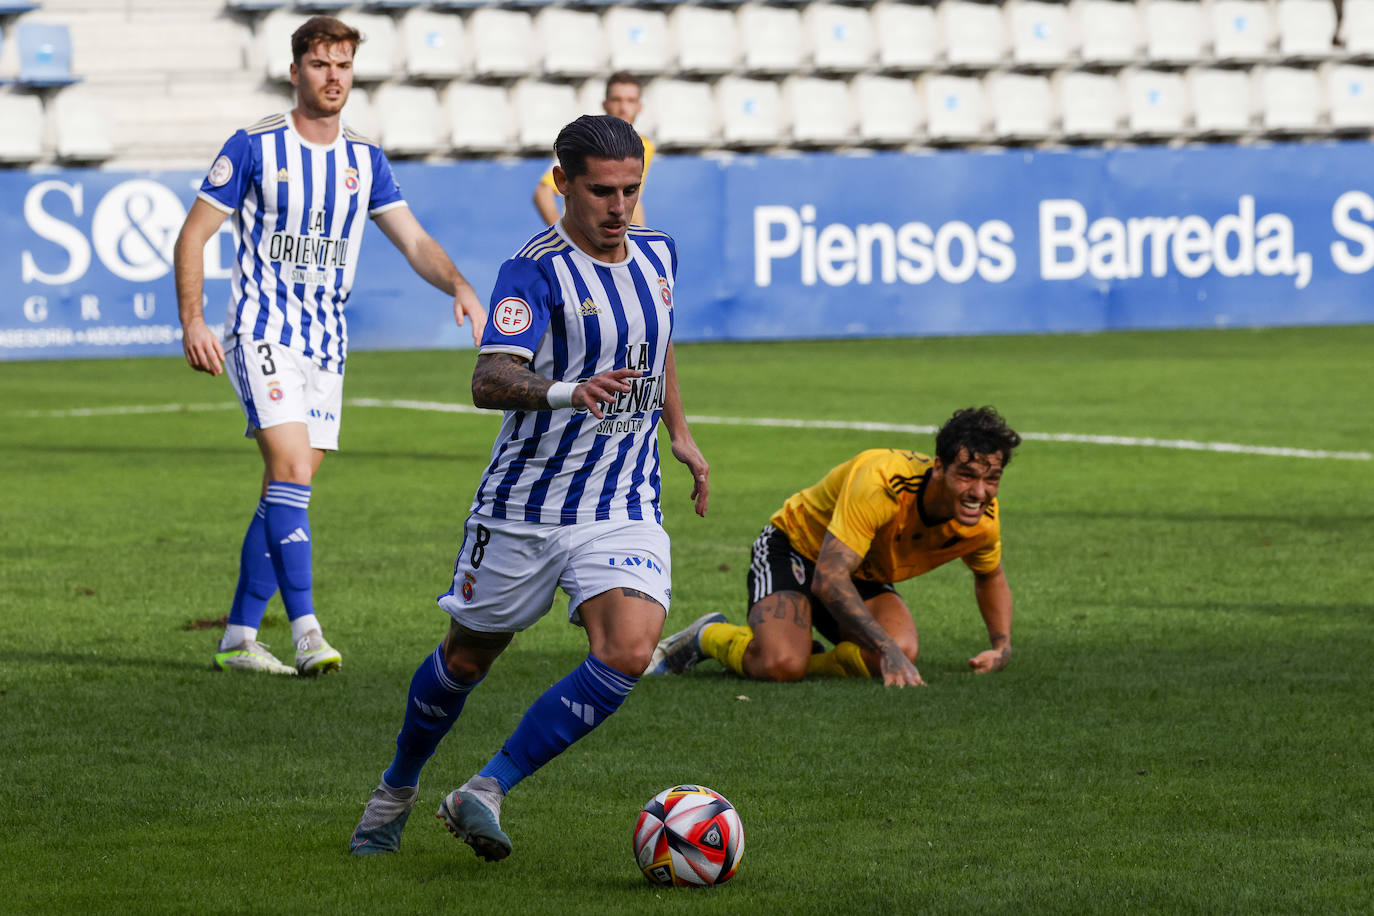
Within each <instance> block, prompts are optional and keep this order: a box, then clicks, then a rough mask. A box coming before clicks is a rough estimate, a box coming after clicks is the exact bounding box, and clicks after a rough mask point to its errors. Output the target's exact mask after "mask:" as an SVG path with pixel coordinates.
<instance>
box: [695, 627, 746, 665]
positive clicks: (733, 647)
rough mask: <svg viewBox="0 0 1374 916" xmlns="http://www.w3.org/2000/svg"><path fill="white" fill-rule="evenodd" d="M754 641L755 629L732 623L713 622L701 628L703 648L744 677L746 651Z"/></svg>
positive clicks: (712, 656)
mask: <svg viewBox="0 0 1374 916" xmlns="http://www.w3.org/2000/svg"><path fill="white" fill-rule="evenodd" d="M753 641H754V631H753V630H751V629H750V628H749V627H741V626H736V625H734V624H732V623H712V624H708V625H707V626H705V627H702V630H701V648H702V651H704V652H705V653H706V654H707V655H709V656H711V658H714V659H715V660H716V661H718V662H720V663H721V664H722V665H724V666H725V667H727V668H729V669H730V670H731V671H733V672H735V673H736V674H738V675H739V676H740V677H744V676H745V674H744V651H745V650H746V649H748V648H749V643H751V642H753Z"/></svg>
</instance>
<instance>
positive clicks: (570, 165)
mask: <svg viewBox="0 0 1374 916" xmlns="http://www.w3.org/2000/svg"><path fill="white" fill-rule="evenodd" d="M553 151H554V153H555V154H556V155H557V156H558V164H559V165H560V166H562V167H563V174H564V175H566V176H568V180H569V181H572V180H573V179H574V178H576V177H578V176H579V175H585V174H587V160H588V159H638V160H639V161H640V162H643V161H644V141H643V140H641V139H639V134H637V133H635V129H634V128H633V127H631V126H630V122H629V121H622V120H621V119H620V118H616V117H612V116H611V115H583V116H582V117H580V118H578V119H577V120H576V121H573V122H572V123H571V124H569V125H567V126H566V127H564V128H563V129H562V130H560V131H559V132H558V139H557V140H555V141H554V142H553Z"/></svg>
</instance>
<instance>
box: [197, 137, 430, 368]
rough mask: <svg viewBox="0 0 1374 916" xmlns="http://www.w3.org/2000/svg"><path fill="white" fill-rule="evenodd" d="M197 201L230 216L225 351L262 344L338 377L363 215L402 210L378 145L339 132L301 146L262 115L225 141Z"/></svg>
mask: <svg viewBox="0 0 1374 916" xmlns="http://www.w3.org/2000/svg"><path fill="white" fill-rule="evenodd" d="M199 197H200V199H201V200H203V201H205V202H206V203H208V204H209V205H210V206H212V207H214V208H215V209H217V210H220V211H221V212H224V213H230V214H233V229H234V269H233V274H232V278H231V280H230V287H229V289H230V292H229V315H228V319H227V321H226V322H225V343H226V347H227V348H232V347H234V346H235V345H237V342H238V341H239V340H240V339H246V340H254V341H257V340H265V341H269V342H271V343H274V344H279V345H281V346H284V347H289V348H290V349H292V350H296V351H298V352H301V353H304V354H305V355H306V356H307V357H309V358H310V359H311V360H313V361H314V362H315V363H316V364H317V365H319V366H320V367H322V368H324V369H332V370H333V371H335V372H339V373H342V372H343V366H344V359H345V357H346V355H347V348H348V326H347V323H346V321H345V319H344V313H343V310H344V304H345V303H346V302H347V301H348V291H349V289H351V288H352V286H353V274H354V271H355V270H356V269H357V266H358V247H359V245H361V244H362V240H363V229H364V227H365V226H366V225H367V219H366V217H367V216H368V215H371V216H376V215H377V214H379V213H383V212H385V211H387V210H390V209H392V208H394V207H404V206H406V202H405V200H404V199H403V198H402V197H401V189H400V188H399V187H398V186H397V184H396V180H395V178H394V177H393V176H392V174H391V164H390V163H389V162H388V161H387V158H386V155H385V154H384V153H383V152H382V150H381V147H380V146H378V145H377V144H376V143H375V142H373V141H371V140H368V139H366V138H365V137H363V136H361V135H360V134H358V133H356V132H354V131H353V130H352V129H351V128H348V127H344V128H343V129H341V130H340V131H339V136H338V138H337V139H336V140H335V141H334V142H333V143H331V144H329V145H327V146H321V145H318V144H314V143H309V142H307V141H305V140H304V139H302V138H301V136H300V134H298V133H296V129H295V126H294V125H293V124H292V123H291V115H290V114H276V115H272V116H271V117H268V118H264V119H263V120H261V121H259V122H258V123H256V124H254V125H253V126H252V127H248V128H246V129H243V130H239V131H237V132H236V133H235V134H234V135H233V136H232V137H230V138H229V140H228V142H226V143H225V144H224V148H223V149H221V150H220V154H219V156H218V157H217V158H216V159H215V162H214V165H212V166H211V167H210V172H209V174H207V175H206V176H205V181H204V182H203V183H202V184H201V186H200V194H199Z"/></svg>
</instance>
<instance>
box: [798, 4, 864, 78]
mask: <svg viewBox="0 0 1374 916" xmlns="http://www.w3.org/2000/svg"><path fill="white" fill-rule="evenodd" d="M802 32H803V42H804V43H805V46H806V48H807V50H808V51H809V54H810V58H811V65H812V66H813V67H815V68H816V69H817V70H825V71H829V72H832V73H854V72H856V71H859V70H863V69H865V68H866V67H868V66H869V65H870V64H872V62H873V56H874V55H873V27H872V23H871V21H870V19H869V15H868V10H867V9H865V8H863V7H861V6H841V5H840V4H838V3H828V2H824V0H816V2H813V3H811V4H810V5H808V6H807V7H806V9H805V11H803V12H802Z"/></svg>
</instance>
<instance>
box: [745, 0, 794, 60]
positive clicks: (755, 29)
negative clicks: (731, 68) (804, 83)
mask: <svg viewBox="0 0 1374 916" xmlns="http://www.w3.org/2000/svg"><path fill="white" fill-rule="evenodd" d="M736 22H737V31H738V34H739V39H740V45H741V46H742V48H743V55H744V57H743V68H744V70H745V71H747V72H749V73H767V74H773V73H776V74H789V73H795V72H797V71H799V70H801V69H803V66H802V61H803V58H804V48H803V46H802V23H801V13H800V12H798V11H797V10H796V9H793V8H791V7H783V6H766V5H764V4H762V3H746V4H745V5H744V6H741V7H740V8H739V10H738V11H737V12H736Z"/></svg>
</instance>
